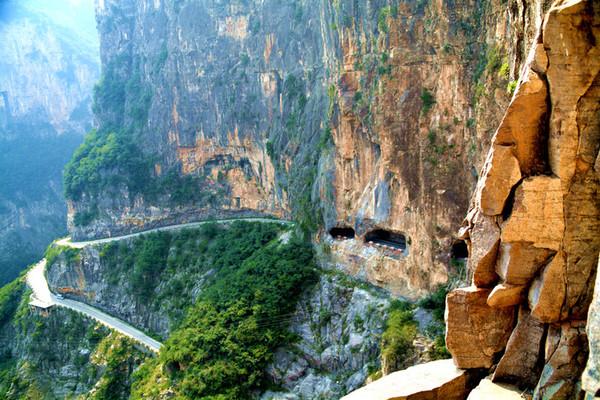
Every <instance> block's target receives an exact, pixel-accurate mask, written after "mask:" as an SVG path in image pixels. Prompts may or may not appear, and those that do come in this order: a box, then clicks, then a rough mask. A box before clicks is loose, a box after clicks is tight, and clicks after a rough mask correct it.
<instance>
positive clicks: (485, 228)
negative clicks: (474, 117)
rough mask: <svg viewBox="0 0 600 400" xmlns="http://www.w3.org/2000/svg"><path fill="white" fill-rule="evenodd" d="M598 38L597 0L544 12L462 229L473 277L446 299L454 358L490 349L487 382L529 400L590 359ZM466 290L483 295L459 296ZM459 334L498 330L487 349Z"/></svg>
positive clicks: (478, 356)
mask: <svg viewBox="0 0 600 400" xmlns="http://www.w3.org/2000/svg"><path fill="white" fill-rule="evenodd" d="M599 40H600V5H599V4H598V3H597V2H594V1H586V0H578V1H555V2H554V3H553V5H552V7H551V8H550V10H549V12H548V13H547V14H546V16H545V17H544V21H543V26H541V27H540V32H539V35H538V39H537V43H534V45H533V46H532V48H531V51H530V55H529V58H528V63H527V64H526V65H525V67H524V69H523V72H522V74H521V78H520V81H519V84H518V86H517V90H516V93H515V96H514V97H513V99H512V101H511V104H510V105H509V107H508V109H507V111H506V114H505V116H504V118H503V120H502V123H501V124H500V127H499V129H498V130H497V132H496V134H495V135H494V138H493V140H492V148H491V150H490V152H489V153H488V159H487V161H486V164H485V166H484V169H483V174H482V178H481V179H480V181H479V183H478V187H477V191H476V193H475V196H474V200H473V204H472V207H471V211H470V212H469V214H468V217H467V219H466V220H465V221H466V222H465V229H463V230H462V233H464V237H465V238H466V240H467V242H468V244H469V246H470V249H471V252H472V254H473V255H474V257H471V258H470V259H469V270H470V272H471V274H472V277H473V285H474V286H473V287H470V288H464V289H457V290H455V291H453V292H452V293H450V294H449V295H448V298H447V304H448V309H447V323H448V326H447V334H446V340H447V343H448V349H449V350H450V352H451V353H452V355H453V358H454V361H455V363H456V364H457V365H458V366H462V367H466V368H489V367H491V366H492V365H494V364H496V359H495V358H494V357H493V354H492V351H491V350H493V352H494V353H496V354H497V355H501V358H500V359H499V361H498V362H497V364H496V368H495V372H494V375H493V378H492V380H493V381H494V382H508V383H515V384H517V385H520V386H522V387H525V388H530V389H534V388H535V389H534V395H533V397H534V398H535V399H538V398H540V399H541V398H544V399H564V398H572V397H575V396H577V395H578V390H579V389H578V387H579V383H578V382H579V381H580V379H581V378H580V377H581V373H582V371H583V368H584V365H585V360H586V359H587V353H588V350H587V339H586V333H585V325H586V318H587V312H588V308H589V305H590V302H591V299H592V295H593V289H594V285H593V282H594V279H595V276H596V273H597V262H598V260H597V258H598V252H599V250H600V236H599V235H598V232H599V231H600V229H599V228H600V222H599V221H600V204H599V203H598V198H599V197H598V192H599V190H600V172H599V170H598V161H597V160H598V150H599V147H600V129H599V126H600V118H599V117H598V115H599V114H598V110H599V109H600V105H599V104H600V103H599V102H598V100H599V98H600V97H599V95H600V91H599V88H600V86H599V83H600V57H599V56H600V46H598V43H599ZM465 293H469V294H471V297H473V296H475V294H476V293H480V295H479V296H475V297H476V298H475V297H474V298H473V300H472V301H470V302H465V301H463V300H462V299H467V298H469V297H468V296H466V295H465ZM485 297H487V300H485ZM459 299H461V301H459ZM463 303H466V304H467V310H465V306H460V307H459V306H458V305H459V304H460V305H462V304H463ZM484 303H487V304H485V306H481V305H480V304H484ZM468 306H470V308H472V309H473V310H475V309H476V310H478V312H473V311H471V312H470V311H469V307H468ZM517 309H518V319H517V323H516V325H515V324H514V323H513V321H512V319H510V318H508V316H509V315H510V316H511V318H512V316H513V315H515V313H516V312H517ZM499 314H505V315H507V319H506V321H507V322H506V324H504V325H501V324H500V321H502V318H498V315H499ZM467 317H468V318H467ZM456 321H462V324H457V323H456ZM489 321H494V324H493V326H490V323H489ZM464 332H470V333H471V335H472V336H474V337H477V336H481V337H488V338H489V337H502V338H503V340H502V341H497V342H496V341H495V342H494V344H496V343H497V344H498V346H497V347H492V348H491V349H490V350H488V348H487V347H484V346H474V345H473V344H474V343H477V341H474V340H463V339H464ZM509 336H510V338H508V337H509ZM504 338H507V339H508V341H506V340H504ZM502 352H503V354H502ZM465 355H466V356H465ZM592 390H593V389H592ZM593 394H595V393H593Z"/></svg>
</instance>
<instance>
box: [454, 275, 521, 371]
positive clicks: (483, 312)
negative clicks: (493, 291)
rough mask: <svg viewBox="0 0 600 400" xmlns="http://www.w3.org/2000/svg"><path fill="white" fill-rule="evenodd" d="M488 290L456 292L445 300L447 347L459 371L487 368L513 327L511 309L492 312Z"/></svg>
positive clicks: (474, 289) (462, 290)
mask: <svg viewBox="0 0 600 400" xmlns="http://www.w3.org/2000/svg"><path fill="white" fill-rule="evenodd" d="M489 294H490V290H489V289H481V288H476V287H474V286H471V287H467V288H460V289H455V290H453V291H452V292H450V293H449V294H448V296H447V297H446V315H445V319H446V346H447V347H448V351H450V353H451V354H452V358H453V359H454V362H455V363H456V366H457V367H459V368H490V367H491V366H492V364H493V362H494V357H495V355H496V354H497V353H499V352H501V351H502V350H504V348H505V347H506V342H507V341H508V338H509V336H510V333H511V331H512V328H513V326H514V322H515V321H514V320H515V312H514V307H505V308H492V307H490V306H489V305H488V304H487V298H488V296H489Z"/></svg>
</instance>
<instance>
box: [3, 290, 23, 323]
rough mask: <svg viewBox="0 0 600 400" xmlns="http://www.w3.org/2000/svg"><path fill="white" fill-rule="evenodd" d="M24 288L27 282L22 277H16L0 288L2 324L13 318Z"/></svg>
mask: <svg viewBox="0 0 600 400" xmlns="http://www.w3.org/2000/svg"><path fill="white" fill-rule="evenodd" d="M24 290H25V284H24V283H23V280H22V279H16V280H14V281H12V282H11V283H9V284H8V285H5V286H3V287H2V288H0V326H2V325H3V324H5V323H7V322H8V321H9V320H10V319H11V318H12V316H13V315H14V313H15V311H16V310H17V307H18V305H19V301H20V300H21V296H22V294H23V291H24Z"/></svg>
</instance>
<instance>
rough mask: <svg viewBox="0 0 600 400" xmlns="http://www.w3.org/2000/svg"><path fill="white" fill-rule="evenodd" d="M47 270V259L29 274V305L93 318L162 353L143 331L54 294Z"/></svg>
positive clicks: (157, 343)
mask: <svg viewBox="0 0 600 400" xmlns="http://www.w3.org/2000/svg"><path fill="white" fill-rule="evenodd" d="M45 269H46V259H45V258H44V259H42V261H40V262H38V263H37V264H36V265H35V266H34V267H33V268H32V269H31V270H30V271H29V272H28V273H27V277H26V280H27V285H28V286H29V287H30V288H31V290H32V291H33V294H32V295H31V301H30V303H29V304H31V305H33V306H36V307H41V308H48V307H51V306H59V307H65V308H68V309H71V310H74V311H77V312H80V313H82V314H84V315H86V316H87V317H90V318H93V319H95V320H96V321H98V322H100V323H101V324H103V325H106V326H107V327H109V328H111V329H114V330H115V331H117V332H119V333H121V334H123V335H125V336H127V337H129V338H131V339H133V340H135V341H136V342H138V343H140V344H142V345H144V346H145V347H147V348H148V349H150V350H151V351H153V352H155V353H158V352H159V351H160V348H161V346H162V343H160V342H158V341H156V340H154V339H152V338H151V337H149V336H148V335H146V334H144V333H143V332H142V331H140V330H138V329H136V328H134V327H133V326H131V325H129V324H127V323H126V322H123V321H121V320H120V319H117V318H115V317H111V316H110V315H108V314H106V313H103V312H102V311H100V310H98V309H96V308H94V307H92V306H89V305H87V304H84V303H81V302H79V301H75V300H69V299H62V298H59V297H57V296H55V295H54V294H52V292H50V289H49V288H48V282H47V281H46V275H45Z"/></svg>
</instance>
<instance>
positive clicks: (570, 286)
mask: <svg viewBox="0 0 600 400" xmlns="http://www.w3.org/2000/svg"><path fill="white" fill-rule="evenodd" d="M599 102H600V99H599ZM597 115H600V113H598V114H597ZM598 119H600V118H598ZM598 135H599V139H600V130H599V131H598ZM597 145H598V146H600V140H599V141H598V142H597ZM565 221H566V226H565V233H564V235H565V236H564V252H565V253H566V254H567V257H566V259H565V261H566V266H565V280H566V282H565V283H566V285H565V288H566V299H565V305H564V310H563V313H565V314H567V315H569V318H571V319H585V318H587V311H588V305H589V304H590V302H591V301H592V297H593V290H594V286H593V285H591V284H590V283H591V282H593V279H594V274H595V273H596V269H597V262H598V251H599V250H600V181H599V179H598V175H597V172H594V171H592V170H589V171H587V172H586V173H585V174H578V175H576V176H575V177H574V179H573V181H572V182H571V186H570V187H569V191H568V193H567V194H566V196H565Z"/></svg>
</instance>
